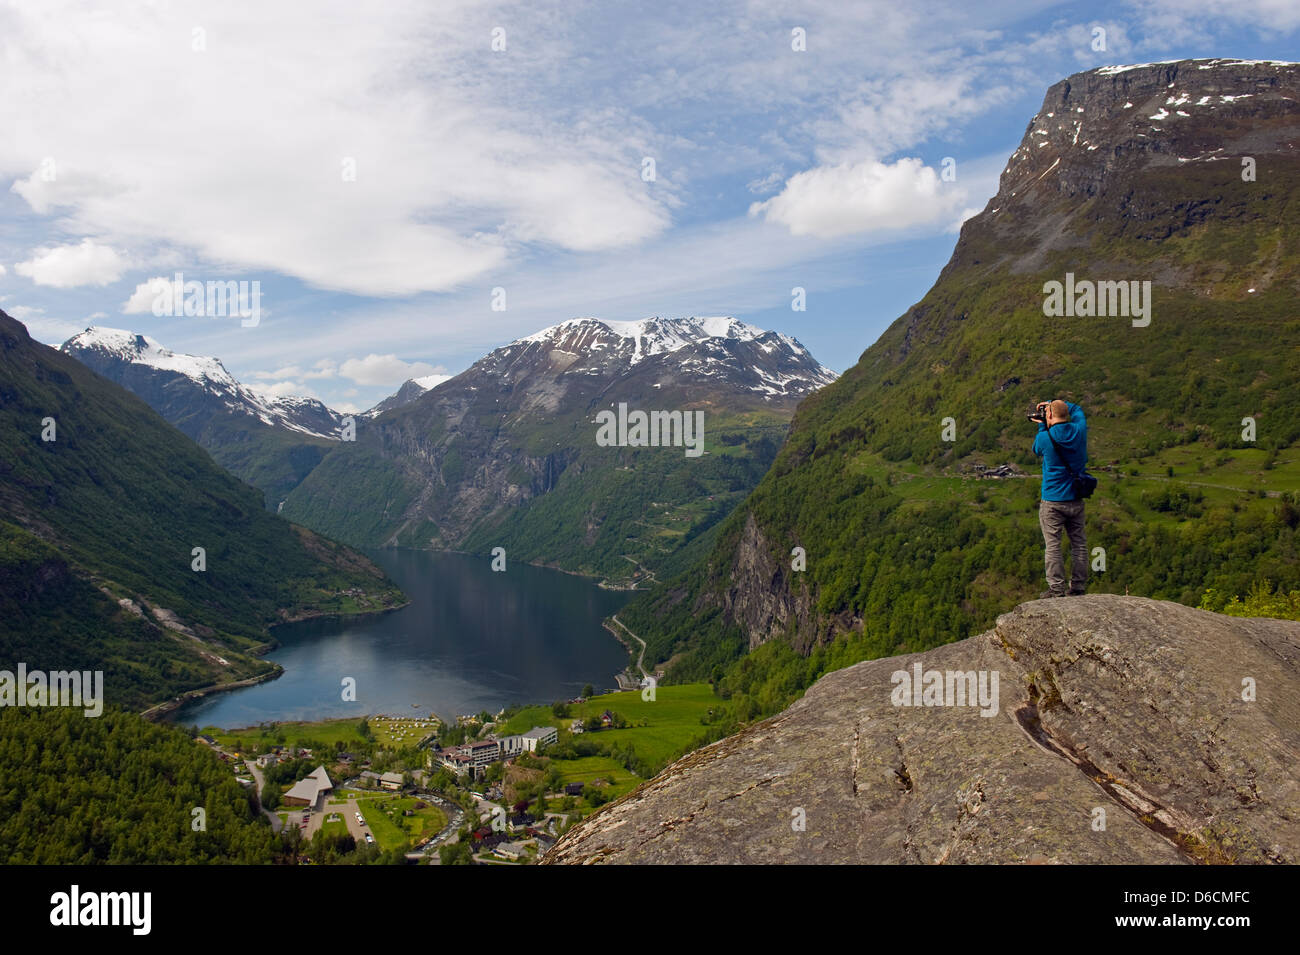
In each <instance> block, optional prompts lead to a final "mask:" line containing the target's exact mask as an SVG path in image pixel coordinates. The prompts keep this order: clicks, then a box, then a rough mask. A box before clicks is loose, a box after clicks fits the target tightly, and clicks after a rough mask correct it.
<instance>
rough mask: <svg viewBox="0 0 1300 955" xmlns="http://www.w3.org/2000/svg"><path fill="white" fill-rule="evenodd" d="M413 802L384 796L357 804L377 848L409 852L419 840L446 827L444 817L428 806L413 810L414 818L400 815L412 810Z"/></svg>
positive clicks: (406, 798) (404, 797) (408, 798)
mask: <svg viewBox="0 0 1300 955" xmlns="http://www.w3.org/2000/svg"><path fill="white" fill-rule="evenodd" d="M417 801H418V800H416V799H414V798H413V797H411V796H388V797H376V798H373V799H361V800H359V801H358V802H357V807H358V808H359V809H360V810H361V815H362V817H363V818H364V819H365V820H366V826H367V827H368V828H369V829H370V831H371V832H373V833H374V835H375V842H377V843H378V844H379V848H381V849H383V850H385V851H387V850H389V849H399V850H402V849H409V848H410V847H411V846H412V845H414V844H415V843H416V842H418V841H419V840H420V839H421V838H423V837H425V836H431V835H433V834H434V833H436V832H438V831H439V830H440V829H442V827H443V826H445V825H446V824H447V816H446V814H445V813H443V811H442V810H441V809H439V808H438V807H437V806H433V805H430V804H428V803H426V804H425V806H426V808H424V809H417V810H416V812H415V815H414V816H403V815H402V811H403V810H405V809H415V804H416V802H417ZM385 810H388V811H385Z"/></svg>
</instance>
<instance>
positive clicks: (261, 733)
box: [200, 719, 362, 755]
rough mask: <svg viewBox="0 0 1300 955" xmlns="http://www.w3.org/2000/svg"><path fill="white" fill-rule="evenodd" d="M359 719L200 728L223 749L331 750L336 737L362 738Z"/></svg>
mask: <svg viewBox="0 0 1300 955" xmlns="http://www.w3.org/2000/svg"><path fill="white" fill-rule="evenodd" d="M360 722H361V721H360V719H341V720H322V721H320V722H318V723H298V722H293V723H276V724H275V725H273V726H270V725H268V726H266V727H258V726H250V727H245V728H243V729H232V730H226V729H222V728H221V727H218V726H205V727H203V729H202V730H200V732H202V733H207V734H208V735H209V736H211V737H212V738H213V739H215V740H216V741H217V742H218V743H220V744H221V745H222V746H223V747H225V748H226V749H230V750H234V751H237V752H239V753H252V754H254V755H256V754H259V753H264V752H266V751H267V750H269V749H270V748H271V747H272V746H295V747H298V746H305V747H307V748H309V749H315V748H319V747H322V746H323V747H325V748H327V749H330V750H333V749H334V744H335V743H336V742H338V741H342V742H343V743H344V745H345V746H352V745H355V744H357V743H360V742H362V737H361V731H360V729H359V728H358V727H359V725H360Z"/></svg>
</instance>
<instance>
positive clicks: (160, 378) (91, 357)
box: [60, 327, 343, 508]
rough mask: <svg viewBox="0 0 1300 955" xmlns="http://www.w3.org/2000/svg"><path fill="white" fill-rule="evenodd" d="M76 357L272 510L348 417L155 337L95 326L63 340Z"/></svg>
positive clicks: (332, 440) (316, 460)
mask: <svg viewBox="0 0 1300 955" xmlns="http://www.w3.org/2000/svg"><path fill="white" fill-rule="evenodd" d="M60 351H62V352H64V353H65V354H68V355H71V356H73V357H74V358H76V359H77V360H79V361H80V362H82V364H84V365H86V366H87V367H88V368H91V369H92V370H94V371H95V372H97V373H98V374H100V375H103V376H104V377H105V378H107V379H109V380H110V381H114V382H116V383H117V384H119V385H121V386H122V387H124V388H126V389H127V390H129V391H131V392H133V393H134V394H136V395H137V396H139V397H140V398H142V399H144V401H145V403H146V404H148V405H149V407H151V408H153V409H154V410H155V411H157V412H158V413H159V414H160V415H162V416H163V417H164V418H166V419H167V420H168V421H170V422H171V423H172V424H174V425H175V426H176V427H178V428H179V429H180V430H181V431H183V432H184V433H185V434H186V435H188V436H189V437H190V438H192V439H194V440H195V441H197V442H198V443H199V444H201V445H202V446H203V447H204V448H206V449H207V451H208V453H209V454H211V455H212V457H213V459H214V460H215V461H216V462H217V463H218V464H220V465H221V466H222V467H224V468H225V469H226V470H228V471H230V472H231V473H232V474H235V475H237V476H238V477H241V478H243V479H244V480H245V481H247V482H248V483H250V484H252V485H253V486H255V487H258V488H261V489H262V490H263V491H264V492H265V494H266V502H267V505H268V506H269V507H272V508H274V507H275V506H277V505H278V504H279V502H280V501H282V500H284V498H285V496H286V495H287V494H288V493H289V491H290V490H292V489H293V488H294V487H296V486H297V485H298V484H299V483H300V482H301V481H302V479H303V478H304V477H306V476H307V474H308V473H310V471H311V469H312V468H314V467H315V466H316V465H317V464H319V463H320V460H321V458H322V457H324V455H325V452H326V451H327V450H328V449H329V448H330V447H331V446H332V445H333V444H334V443H335V442H337V441H338V439H339V435H340V433H341V429H342V426H343V416H342V415H340V414H339V413H337V412H335V411H332V410H330V409H329V408H327V407H326V406H325V405H323V404H322V403H321V402H319V401H317V400H316V399H314V398H299V397H285V398H269V397H267V396H265V395H262V394H259V393H258V392H256V391H254V390H253V389H251V388H249V387H248V386H246V385H243V384H241V383H240V382H238V381H237V380H235V378H234V376H232V375H231V374H230V372H228V371H226V369H225V367H224V366H223V365H222V364H221V361H220V360H219V359H217V358H206V357H200V356H196V355H179V354H176V353H175V352H172V351H169V350H168V349H166V348H164V347H163V346H162V345H160V344H159V343H158V342H156V341H154V340H153V339H152V338H148V337H146V336H144V335H137V334H135V333H133V332H129V331H123V330H121V329H116V328H102V327H91V328H87V329H86V330H85V331H84V332H80V333H79V334H77V335H74V336H73V337H72V338H69V339H68V340H67V341H66V342H64V343H63V346H62V347H61V348H60Z"/></svg>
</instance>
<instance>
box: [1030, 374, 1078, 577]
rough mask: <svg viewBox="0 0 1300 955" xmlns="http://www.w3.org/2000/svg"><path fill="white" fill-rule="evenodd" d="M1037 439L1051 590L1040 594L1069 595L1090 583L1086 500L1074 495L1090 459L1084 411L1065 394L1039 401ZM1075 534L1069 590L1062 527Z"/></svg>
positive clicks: (1032, 417) (1033, 417)
mask: <svg viewBox="0 0 1300 955" xmlns="http://www.w3.org/2000/svg"><path fill="white" fill-rule="evenodd" d="M1030 420H1031V421H1037V422H1038V434H1037V435H1036V436H1035V437H1034V454H1036V455H1038V457H1040V458H1042V459H1043V489H1042V494H1041V498H1042V500H1041V501H1040V502H1039V504H1038V524H1039V526H1040V527H1042V529H1043V543H1044V545H1045V547H1046V550H1045V553H1044V558H1043V562H1044V564H1045V565H1046V567H1047V589H1046V590H1045V591H1043V592H1042V593H1041V594H1039V595H1038V597H1039V599H1042V598H1044V597H1066V596H1074V595H1076V594H1082V593H1084V591H1085V589H1086V588H1087V586H1088V542H1087V539H1086V537H1085V536H1084V528H1083V500H1082V499H1081V498H1077V497H1076V496H1075V490H1074V475H1075V474H1081V473H1083V470H1084V467H1085V466H1086V465H1087V463H1088V422H1087V421H1086V420H1085V419H1084V417H1083V409H1082V408H1080V407H1079V406H1078V405H1076V404H1069V403H1067V402H1065V401H1062V400H1061V399H1060V398H1057V399H1055V400H1054V401H1040V402H1039V403H1038V405H1037V413H1036V414H1033V415H1030ZM1062 530H1064V531H1065V532H1066V533H1067V534H1069V535H1070V585H1069V590H1068V591H1067V590H1066V583H1065V559H1064V558H1063V557H1062V556H1061V531H1062Z"/></svg>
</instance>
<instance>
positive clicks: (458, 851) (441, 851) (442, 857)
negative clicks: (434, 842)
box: [438, 842, 474, 865]
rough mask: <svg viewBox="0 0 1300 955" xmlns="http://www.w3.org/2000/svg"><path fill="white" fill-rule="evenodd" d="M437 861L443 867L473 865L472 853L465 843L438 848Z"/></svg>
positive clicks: (455, 843)
mask: <svg viewBox="0 0 1300 955" xmlns="http://www.w3.org/2000/svg"><path fill="white" fill-rule="evenodd" d="M438 861H439V862H441V863H442V864H443V865H473V864H474V851H473V850H472V849H471V848H470V847H469V844H468V843H466V842H452V843H448V844H447V845H443V846H439V847H438Z"/></svg>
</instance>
